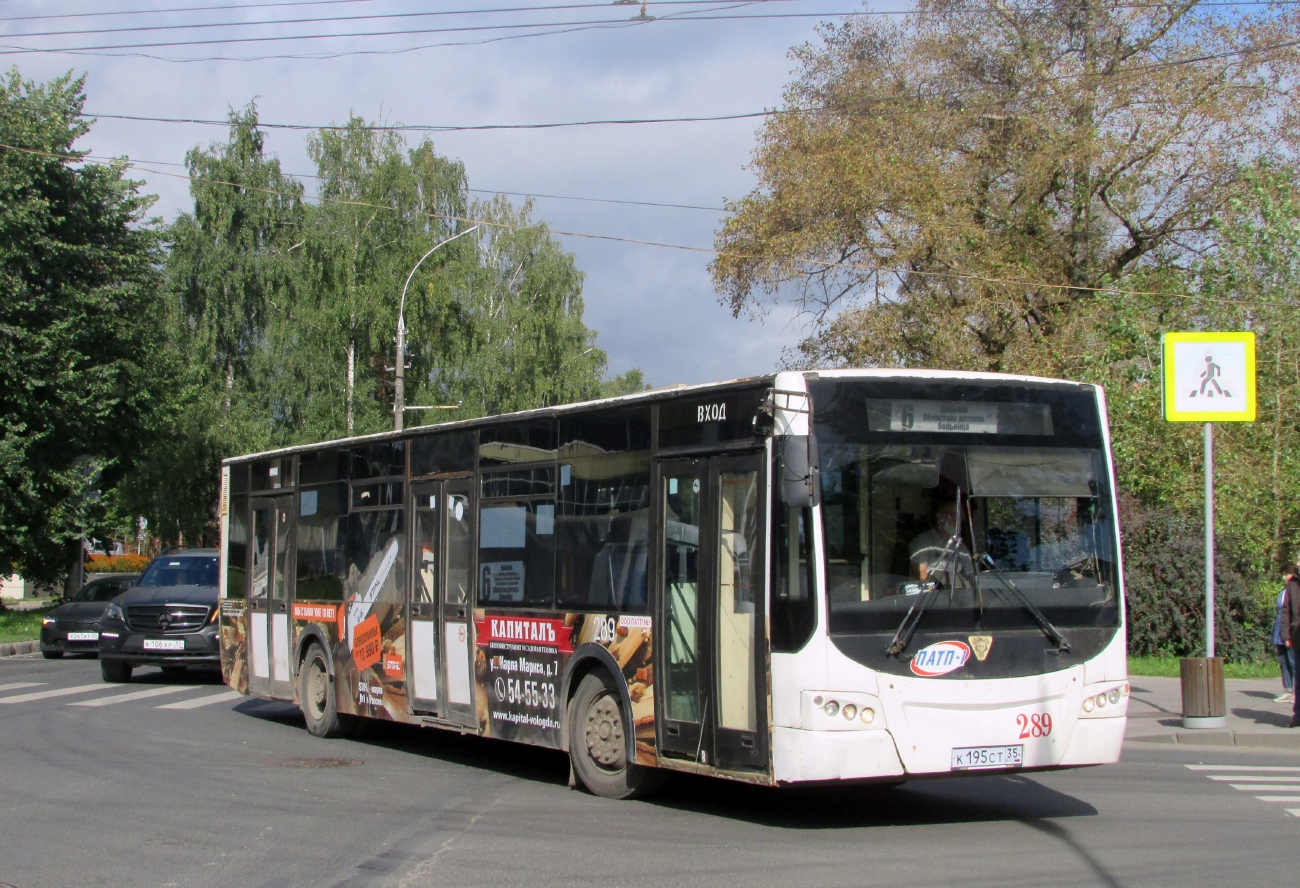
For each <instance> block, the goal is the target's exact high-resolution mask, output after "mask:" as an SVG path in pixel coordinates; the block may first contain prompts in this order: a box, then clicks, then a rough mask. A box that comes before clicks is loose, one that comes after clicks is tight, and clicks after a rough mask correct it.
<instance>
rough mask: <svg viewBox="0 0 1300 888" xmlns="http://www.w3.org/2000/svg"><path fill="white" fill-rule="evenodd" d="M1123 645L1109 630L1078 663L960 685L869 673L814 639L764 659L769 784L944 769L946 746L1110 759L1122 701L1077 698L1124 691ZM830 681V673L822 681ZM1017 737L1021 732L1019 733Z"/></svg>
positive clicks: (948, 760) (1116, 749)
mask: <svg viewBox="0 0 1300 888" xmlns="http://www.w3.org/2000/svg"><path fill="white" fill-rule="evenodd" d="M1124 649H1125V645H1124V633H1123V632H1122V631H1120V632H1116V634H1115V639H1114V640H1113V641H1112V642H1111V643H1110V644H1109V645H1107V647H1106V649H1105V650H1104V651H1103V652H1102V653H1101V654H1100V655H1098V656H1097V657H1096V658H1094V659H1092V660H1090V661H1088V662H1087V663H1086V664H1080V665H1078V666H1073V667H1071V668H1068V669H1063V670H1060V671H1057V672H1051V673H1047V674H1044V675H1029V676H1022V677H1019V678H1002V679H983V680H980V681H962V680H960V679H956V680H954V679H933V678H920V677H911V676H907V677H904V676H897V675H885V674H880V673H877V672H875V671H874V670H871V669H868V668H867V667H865V666H862V665H861V664H859V663H856V662H854V661H853V660H851V659H849V658H848V657H846V656H844V655H843V654H842V653H840V652H839V650H838V649H836V648H835V646H834V644H833V643H831V641H830V639H829V638H827V637H826V636H824V635H815V636H814V637H813V638H812V639H810V640H809V642H808V645H807V646H806V647H805V648H804V649H803V650H801V651H800V652H799V653H797V654H773V655H772V725H773V728H772V765H773V777H774V778H775V779H776V780H777V781H778V782H781V783H787V782H789V783H794V782H803V781H810V780H819V781H825V780H861V779H869V778H873V777H879V778H889V777H898V776H906V775H921V774H942V773H949V772H951V770H952V750H953V749H954V748H955V747H956V748H962V747H972V746H1008V745H1023V747H1024V762H1023V767H1025V768H1048V767H1057V766H1066V765H1070V766H1074V765H1092V764H1107V763H1111V762H1116V761H1118V760H1119V756H1120V750H1121V747H1122V745H1123V742H1124V727H1125V724H1126V718H1125V715H1126V713H1127V710H1128V696H1127V695H1126V694H1125V695H1124V696H1123V697H1122V698H1121V699H1120V702H1119V703H1118V704H1108V705H1106V706H1104V707H1100V708H1094V710H1093V711H1092V712H1089V713H1085V712H1084V709H1083V701H1084V699H1086V698H1088V697H1093V696H1096V695H1097V694H1099V693H1106V692H1108V691H1110V690H1112V689H1115V688H1121V689H1123V688H1124V686H1125V685H1126V678H1127V677H1126V671H1125V669H1126V660H1125V658H1124ZM830 675H834V676H838V677H837V678H836V680H835V681H834V682H830V681H828V680H827V676H830ZM831 684H834V685H835V686H834V687H830V686H829V685H831ZM818 700H820V701H821V702H816V701H818ZM830 700H835V701H836V702H838V703H839V706H840V709H841V711H840V713H839V714H837V715H835V716H830V715H827V714H826V711H825V709H824V704H825V703H826V702H828V701H830ZM845 704H852V705H853V706H854V707H855V709H856V710H857V711H858V712H861V710H862V709H863V708H864V707H870V708H871V709H872V710H873V711H874V712H875V713H876V715H875V718H874V719H873V720H872V722H871V723H870V724H864V723H863V722H862V721H861V719H860V718H855V719H845V718H844V717H843V712H842V710H843V706H844V705H845ZM1044 714H1046V715H1050V716H1051V722H1052V730H1051V732H1050V733H1049V734H1048V735H1047V736H1043V737H1033V736H1032V724H1033V717H1034V716H1035V715H1036V716H1038V722H1039V724H1041V723H1042V716H1043V715H1044ZM1020 716H1023V717H1024V720H1023V721H1020V720H1019V717H1020ZM1026 731H1029V732H1030V733H1031V736H1027V737H1022V736H1021V734H1022V733H1025V732H1026ZM959 773H966V772H959ZM976 773H978V772H976Z"/></svg>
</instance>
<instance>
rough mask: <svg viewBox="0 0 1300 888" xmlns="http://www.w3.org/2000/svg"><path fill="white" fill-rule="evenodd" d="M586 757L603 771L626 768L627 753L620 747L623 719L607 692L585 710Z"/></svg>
mask: <svg viewBox="0 0 1300 888" xmlns="http://www.w3.org/2000/svg"><path fill="white" fill-rule="evenodd" d="M583 735H584V737H585V739H586V744H587V756H588V757H589V758H590V759H591V760H592V761H593V762H594V763H595V764H596V765H598V766H599V767H600V768H602V769H603V770H606V771H621V770H623V768H624V767H626V766H627V752H626V749H625V748H624V745H623V715H622V713H621V712H620V711H619V707H618V701H617V700H615V699H614V696H613V695H612V694H610V693H608V692H606V693H603V694H601V695H600V696H599V697H597V698H596V699H595V700H592V701H591V705H590V706H588V707H587V718H586V721H585V724H584V725H583Z"/></svg>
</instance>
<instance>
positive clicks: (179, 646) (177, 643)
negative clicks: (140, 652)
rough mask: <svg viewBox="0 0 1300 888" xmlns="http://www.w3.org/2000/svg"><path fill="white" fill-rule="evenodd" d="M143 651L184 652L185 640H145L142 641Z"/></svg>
mask: <svg viewBox="0 0 1300 888" xmlns="http://www.w3.org/2000/svg"><path fill="white" fill-rule="evenodd" d="M144 649H145V650H146V651H183V650H185V639H183V638H146V639H145V640H144Z"/></svg>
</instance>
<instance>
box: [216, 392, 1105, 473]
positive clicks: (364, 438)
mask: <svg viewBox="0 0 1300 888" xmlns="http://www.w3.org/2000/svg"><path fill="white" fill-rule="evenodd" d="M792 372H797V373H801V374H802V375H803V376H804V377H805V378H806V379H808V380H810V381H811V380H815V379H851V378H861V379H932V380H936V381H938V380H948V381H958V382H1003V383H1005V382H1024V383H1031V384H1033V385H1039V386H1042V385H1048V386H1069V387H1079V386H1085V385H1087V384H1086V383H1079V382H1071V381H1070V380H1065V379H1052V378H1049V377H1044V376H1023V375H1019V374H1011V373H980V372H975V371H969V370H923V369H904V368H898V369H828V370H801V371H792ZM775 379H776V373H768V374H764V375H762V376H749V377H742V378H739V379H729V380H725V381H722V382H705V383H696V384H693V385H686V384H678V385H670V386H664V387H661V388H654V389H648V390H646V391H643V392H633V393H631V394H627V395H618V396H616V397H613V398H596V399H593V400H590V401H575V402H572V403H569V404H559V405H556V406H554V407H534V408H533V409H531V410H518V411H515V412H513V413H497V414H493V415H491V416H477V417H474V418H473V419H459V420H453V421H451V422H442V423H430V424H428V425H415V426H407V427H406V428H405V429H403V430H402V431H400V432H398V431H385V432H374V433H372V434H369V435H355V436H353V437H349V438H333V439H330V440H326V441H314V442H312V443H310V444H294V445H292V446H289V447H278V448H275V449H273V450H263V451H260V452H258V453H246V454H241V455H239V456H232V457H227V458H225V459H223V460H222V461H221V463H222V465H234V464H237V463H242V462H246V461H249V460H254V459H262V458H265V457H272V456H287V455H292V454H295V453H304V452H309V451H312V450H316V449H318V448H321V447H329V446H341V445H351V444H358V443H368V442H379V441H389V440H398V439H401V438H405V437H408V436H409V435H410V434H411V433H413V432H421V431H428V430H431V429H438V430H439V431H444V430H445V431H450V430H453V429H468V428H477V427H479V426H483V425H488V424H493V423H497V422H502V421H515V420H526V419H531V418H534V417H547V416H555V417H559V416H563V415H565V414H568V413H574V412H578V411H581V410H588V409H591V408H593V407H614V406H618V405H621V404H631V403H636V402H641V401H648V402H658V401H666V400H672V399H674V398H676V397H679V396H682V395H689V394H692V393H697V392H708V391H725V390H727V389H733V388H750V387H753V386H757V385H764V384H766V385H771V384H772V382H773V381H774V380H775ZM1089 387H1091V386H1089Z"/></svg>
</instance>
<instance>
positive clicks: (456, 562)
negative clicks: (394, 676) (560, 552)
mask: <svg viewBox="0 0 1300 888" xmlns="http://www.w3.org/2000/svg"><path fill="white" fill-rule="evenodd" d="M473 491H474V479H473V478H452V479H448V480H442V481H425V482H421V483H417V484H412V485H411V495H412V498H413V500H414V503H415V523H414V533H413V534H412V535H411V538H412V547H413V552H412V557H411V561H410V563H411V565H412V570H413V572H414V574H415V575H414V577H412V582H411V583H410V584H408V586H407V588H408V589H410V601H409V605H408V606H409V608H410V622H409V623H408V625H409V626H410V627H411V628H410V633H411V634H410V644H411V653H410V656H409V657H408V658H407V662H408V664H409V666H408V668H409V670H410V674H409V676H408V681H409V682H410V688H411V708H412V709H413V710H414V711H415V712H421V713H425V714H428V715H436V716H437V717H438V718H440V719H442V720H443V721H448V722H452V723H453V724H457V725H462V726H465V727H473V726H474V725H475V724H476V716H475V710H474V696H473V687H472V684H471V676H472V675H473V665H474V663H473V654H474V650H473V644H472V633H473V628H472V625H471V613H470V595H469V580H470V577H471V576H473V573H474V571H473V563H472V559H473V557H474V549H473V538H472V534H471V531H472V529H473V517H472V514H471V511H470V500H471V496H472V494H473Z"/></svg>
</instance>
